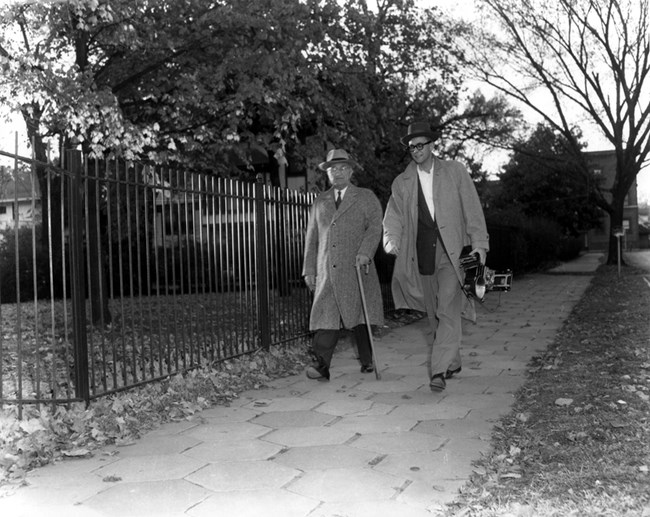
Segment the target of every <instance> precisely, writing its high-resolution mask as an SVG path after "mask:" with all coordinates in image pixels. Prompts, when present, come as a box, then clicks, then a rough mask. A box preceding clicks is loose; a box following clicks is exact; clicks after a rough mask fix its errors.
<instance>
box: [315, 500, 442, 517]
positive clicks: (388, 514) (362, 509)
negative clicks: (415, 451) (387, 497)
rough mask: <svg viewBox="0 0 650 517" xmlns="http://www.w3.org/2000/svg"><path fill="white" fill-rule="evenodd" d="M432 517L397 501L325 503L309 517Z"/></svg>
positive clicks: (426, 511) (422, 510)
mask: <svg viewBox="0 0 650 517" xmlns="http://www.w3.org/2000/svg"><path fill="white" fill-rule="evenodd" d="M332 516H341V517H432V515H431V512H429V511H428V510H425V509H423V508H416V507H413V506H410V505H408V504H406V503H402V502H398V501H381V502H378V501H363V502H360V503H350V502H347V503H326V504H323V505H322V506H320V507H318V508H317V509H316V510H315V511H314V512H313V513H310V514H309V517H332Z"/></svg>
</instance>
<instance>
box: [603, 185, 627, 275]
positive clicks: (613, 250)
mask: <svg viewBox="0 0 650 517" xmlns="http://www.w3.org/2000/svg"><path fill="white" fill-rule="evenodd" d="M619 190H620V189H619ZM625 196H626V192H623V193H622V194H621V193H620V192H619V191H617V190H615V191H614V192H613V199H612V203H611V207H612V211H611V212H610V214H609V223H610V224H609V247H608V254H607V264H608V265H616V264H618V261H619V247H620V246H622V245H623V237H622V236H619V237H617V233H618V232H622V231H623V208H624V205H625ZM620 261H621V265H622V264H624V262H623V253H622V250H621V253H620Z"/></svg>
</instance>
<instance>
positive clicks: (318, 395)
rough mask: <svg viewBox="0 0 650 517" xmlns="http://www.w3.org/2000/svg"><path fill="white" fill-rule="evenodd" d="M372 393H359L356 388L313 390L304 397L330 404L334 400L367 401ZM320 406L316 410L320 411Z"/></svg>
mask: <svg viewBox="0 0 650 517" xmlns="http://www.w3.org/2000/svg"><path fill="white" fill-rule="evenodd" d="M371 395H372V393H369V392H367V391H359V390H358V389H356V388H339V389H335V390H329V389H328V390H312V391H310V392H308V393H305V395H304V397H305V398H308V399H310V400H316V401H318V402H328V401H332V400H366V399H369V398H370V397H371ZM319 408H320V406H317V407H315V408H314V410H315V411H318V409H319Z"/></svg>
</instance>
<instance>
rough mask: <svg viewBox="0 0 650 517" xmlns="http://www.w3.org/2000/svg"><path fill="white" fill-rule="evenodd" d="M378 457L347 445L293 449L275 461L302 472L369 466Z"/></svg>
mask: <svg viewBox="0 0 650 517" xmlns="http://www.w3.org/2000/svg"><path fill="white" fill-rule="evenodd" d="M376 457H377V454H376V453H374V452H369V451H363V450H360V449H355V448H351V447H349V446H347V445H327V446H322V445H320V446H313V447H293V448H291V449H289V450H288V451H286V452H284V453H283V454H280V455H278V456H277V457H276V458H275V460H274V461H276V462H278V463H282V464H283V465H288V466H289V467H294V468H297V469H300V470H304V471H307V470H316V469H334V468H343V467H361V468H363V467H364V466H367V465H368V464H369V463H370V462H371V461H372V460H373V459H375V458H376Z"/></svg>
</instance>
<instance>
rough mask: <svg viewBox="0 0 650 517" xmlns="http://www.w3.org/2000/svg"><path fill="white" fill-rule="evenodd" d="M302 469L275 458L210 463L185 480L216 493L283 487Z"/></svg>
mask: <svg viewBox="0 0 650 517" xmlns="http://www.w3.org/2000/svg"><path fill="white" fill-rule="evenodd" d="M299 475H300V471H299V470H296V469H292V468H289V467H286V466H284V465H280V464H278V463H275V462H273V461H232V462H225V463H211V464H209V465H206V466H204V467H203V468H201V469H200V470H196V471H195V472H193V473H192V474H190V475H188V476H187V477H186V479H187V480H188V481H190V482H191V483H196V484H197V485H200V486H202V487H205V488H207V489H208V490H212V491H214V492H228V491H231V490H262V489H270V488H280V487H283V486H284V485H286V484H287V483H289V482H290V481H291V480H292V479H294V478H296V477H298V476H299Z"/></svg>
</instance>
